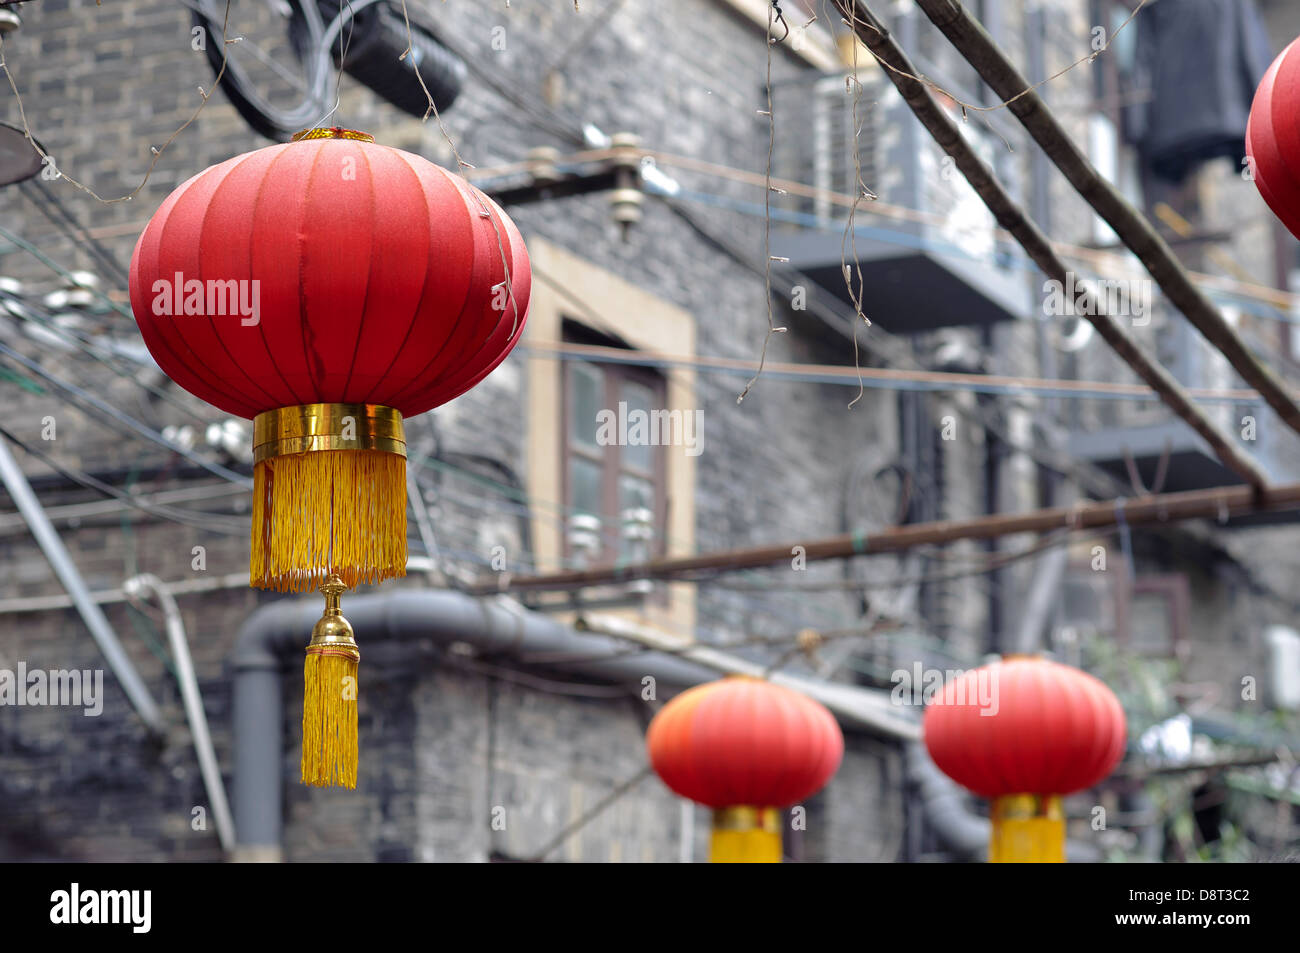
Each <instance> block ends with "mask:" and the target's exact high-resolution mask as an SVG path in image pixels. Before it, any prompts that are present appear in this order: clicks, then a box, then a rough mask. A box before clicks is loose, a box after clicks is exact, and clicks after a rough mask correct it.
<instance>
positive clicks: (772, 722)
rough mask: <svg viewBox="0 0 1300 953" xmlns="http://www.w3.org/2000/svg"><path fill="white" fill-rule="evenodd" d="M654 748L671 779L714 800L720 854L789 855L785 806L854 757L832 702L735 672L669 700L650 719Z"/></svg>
mask: <svg viewBox="0 0 1300 953" xmlns="http://www.w3.org/2000/svg"><path fill="white" fill-rule="evenodd" d="M646 748H647V750H648V752H649V755H650V764H651V765H652V766H653V767H654V770H655V772H656V773H657V774H658V775H659V777H660V778H661V779H662V780H663V782H664V784H666V785H668V787H669V788H671V789H672V790H673V791H674V792H675V793H677V794H679V795H681V796H682V797H684V798H689V799H690V800H692V801H696V802H698V803H700V804H703V805H706V806H707V807H711V808H713V809H714V813H713V840H712V851H711V856H712V859H713V860H714V861H715V862H741V863H746V862H747V863H779V862H780V860H781V827H780V821H779V818H778V814H777V809H778V808H783V807H788V806H789V805H792V804H796V803H798V802H799V801H801V800H803V799H804V798H806V797H809V796H810V795H812V794H815V793H817V792H818V791H820V790H821V789H822V788H823V787H824V786H825V785H826V782H827V781H829V780H830V778H831V776H832V775H833V774H834V773H835V771H836V769H838V768H839V765H840V760H841V759H842V758H843V756H844V736H843V735H842V734H841V733H840V727H839V725H838V724H837V723H836V721H835V717H834V716H833V715H832V714H831V713H830V712H829V711H827V710H826V707H825V706H824V705H821V704H819V703H817V702H815V701H813V700H812V699H811V698H808V697H807V696H805V695H801V694H800V693H799V692H796V691H793V690H792V689H789V688H785V687H783V686H781V685H774V684H772V683H771V682H768V681H765V680H763V679H759V678H748V677H741V676H733V677H730V678H724V679H722V680H720V681H717V682H709V683H707V684H704V685H698V686H696V687H695V688H692V689H689V690H688V691H685V692H682V694H680V695H678V696H677V697H676V698H674V699H672V700H671V701H670V702H668V704H666V705H665V706H664V707H663V708H662V709H661V710H660V711H659V713H658V714H656V715H655V717H654V719H653V720H652V721H651V722H650V727H649V729H648V730H647V732H646Z"/></svg>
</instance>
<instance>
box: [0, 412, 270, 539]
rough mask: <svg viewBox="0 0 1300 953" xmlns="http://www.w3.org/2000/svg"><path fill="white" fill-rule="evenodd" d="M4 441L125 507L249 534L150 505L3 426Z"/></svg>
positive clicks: (213, 519)
mask: <svg viewBox="0 0 1300 953" xmlns="http://www.w3.org/2000/svg"><path fill="white" fill-rule="evenodd" d="M0 437H4V438H5V439H6V440H8V441H9V442H10V443H12V444H13V445H14V446H16V447H19V448H21V449H22V450H24V451H25V452H27V453H28V454H30V455H31V456H33V457H35V458H36V459H38V460H40V461H41V462H42V463H44V464H45V465H46V466H48V467H50V468H51V469H53V470H55V471H57V472H58V473H59V474H61V475H62V476H63V477H65V478H67V479H69V480H71V481H72V482H73V483H76V484H79V485H80V486H84V487H85V488H86V489H88V490H96V491H98V492H100V493H103V494H104V495H105V496H110V497H112V498H113V499H115V500H118V501H120V502H122V503H125V504H126V505H127V506H131V507H134V508H135V509H138V510H142V511H144V512H145V513H149V514H150V515H152V516H161V517H163V518H164V519H169V520H172V521H174V522H177V523H184V524H185V525H187V526H196V527H198V528H199V529H206V530H210V531H213V532H217V533H226V534H227V535H231V536H243V535H246V534H247V533H248V529H247V527H245V526H242V525H240V526H238V527H236V526H234V525H226V524H225V523H224V522H219V521H223V520H224V517H223V516H222V515H221V514H220V513H201V512H200V511H189V510H179V509H176V508H174V507H170V506H166V505H164V504H161V503H149V502H147V501H145V500H141V499H140V498H138V497H136V496H133V495H132V494H130V493H126V492H124V491H122V490H119V489H118V488H117V487H115V486H113V485H112V484H109V483H105V482H104V481H103V480H100V479H99V478H98V477H95V476H92V475H91V474H89V473H87V472H86V471H84V470H77V469H74V468H72V467H66V466H64V465H63V464H61V463H59V462H58V461H57V460H55V459H54V457H53V455H52V454H48V453H46V452H45V451H43V450H38V449H37V448H36V447H34V446H31V445H30V444H28V443H27V442H26V441H24V440H21V439H20V438H18V437H17V436H15V435H14V434H12V433H10V432H9V430H7V429H6V428H4V427H2V426H0Z"/></svg>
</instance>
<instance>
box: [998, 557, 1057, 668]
mask: <svg viewBox="0 0 1300 953" xmlns="http://www.w3.org/2000/svg"><path fill="white" fill-rule="evenodd" d="M1069 556H1070V553H1069V550H1067V549H1066V548H1065V547H1063V546H1062V547H1059V548H1057V549H1049V550H1048V551H1047V552H1045V553H1044V554H1043V555H1042V557H1040V558H1039V560H1038V571H1037V572H1036V573H1034V579H1033V582H1031V583H1030V586H1029V598H1028V599H1027V600H1026V603H1025V614H1024V615H1023V616H1021V617H1020V631H1019V634H1018V635H1017V636H1016V642H1015V646H1014V647H1013V649H1012V651H1014V652H1037V651H1039V650H1040V647H1041V642H1042V637H1043V632H1044V630H1046V628H1047V623H1048V620H1049V619H1050V618H1051V615H1052V610H1053V609H1055V608H1056V605H1057V602H1058V601H1059V600H1058V597H1059V595H1060V592H1061V580H1062V579H1063V578H1064V577H1065V566H1066V563H1067V562H1069Z"/></svg>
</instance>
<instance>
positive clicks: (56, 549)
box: [0, 440, 166, 737]
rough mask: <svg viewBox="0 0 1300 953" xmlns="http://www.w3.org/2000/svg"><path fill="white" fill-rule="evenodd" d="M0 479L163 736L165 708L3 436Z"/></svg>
mask: <svg viewBox="0 0 1300 953" xmlns="http://www.w3.org/2000/svg"><path fill="white" fill-rule="evenodd" d="M0 481H3V483H4V485H5V487H6V488H7V489H8V490H9V495H10V496H11V497H13V501H14V505H15V506H17V507H18V512H20V513H22V515H23V519H25V520H26V521H27V526H28V528H30V529H31V531H32V535H33V536H34V537H36V542H37V543H39V544H40V547H41V549H42V551H44V553H45V558H46V559H48V560H49V561H50V568H52V569H53V570H54V574H55V575H56V576H58V577H59V581H60V582H62V583H63V588H64V589H66V590H67V591H68V595H69V596H70V597H71V598H72V604H73V605H75V606H76V607H77V611H78V612H79V613H81V618H82V619H83V620H84V621H85V623H86V628H88V629H89V630H90V634H91V636H92V637H93V638H94V639H95V642H96V644H97V645H98V646H99V650H100V651H101V652H103V653H104V658H105V660H106V661H107V662H108V667H109V668H111V669H112V670H113V674H114V675H116V676H117V680H118V682H120V683H121V685H122V690H123V691H124V692H126V697H127V698H128V699H129V700H130V702H131V706H132V707H133V708H135V711H136V714H138V715H139V716H140V720H141V721H143V722H144V723H145V725H146V726H147V727H148V729H149V731H150V732H151V733H152V734H153V735H154V736H155V737H160V736H162V735H163V734H164V732H165V731H166V725H165V724H164V723H163V717H162V712H161V711H159V709H158V705H157V703H156V702H155V701H154V700H153V696H152V695H150V694H149V689H148V688H147V687H146V686H145V684H144V680H143V679H142V678H141V677H140V673H139V672H137V671H136V669H135V666H134V665H132V664H131V658H130V656H128V655H127V654H126V649H124V648H122V643H121V642H119V641H118V638H117V634H116V633H115V632H114V631H113V627H112V626H111V625H109V624H108V619H107V618H105V617H104V611H103V610H102V609H100V608H99V604H98V603H97V602H95V600H94V598H93V597H92V596H91V594H90V589H89V588H88V587H87V586H86V580H85V579H83V578H82V577H81V572H80V571H79V570H78V569H77V564H76V563H74V562H73V561H72V557H71V556H69V555H68V550H67V549H66V548H65V547H64V545H63V540H61V539H60V538H59V534H58V532H57V531H56V530H55V529H54V524H52V523H51V522H50V518H49V516H47V515H46V513H45V510H44V509H42V508H41V502H40V500H38V499H37V498H36V494H35V493H34V492H33V491H32V485H31V484H30V483H28V482H27V477H26V476H25V475H24V474H23V471H22V467H20V466H18V461H17V460H15V459H14V456H13V454H12V453H10V452H9V444H8V443H7V442H6V441H4V440H0Z"/></svg>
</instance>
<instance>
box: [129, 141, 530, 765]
mask: <svg viewBox="0 0 1300 953" xmlns="http://www.w3.org/2000/svg"><path fill="white" fill-rule="evenodd" d="M530 284H531V275H530V271H529V265H528V253H527V250H526V249H525V248H524V242H523V238H522V237H521V236H520V234H519V231H518V230H517V229H516V228H515V225H514V223H513V222H511V221H510V219H509V218H508V217H507V216H506V214H505V213H504V212H502V211H501V209H500V208H498V207H497V206H496V205H495V204H494V203H493V202H492V200H491V199H490V198H488V197H487V196H486V195H484V194H483V193H482V192H480V191H479V190H477V189H475V188H474V187H473V186H471V185H470V184H469V183H468V182H466V181H464V180H463V179H461V178H459V177H458V176H455V175H452V174H451V173H449V172H446V171H444V170H443V169H441V168H439V167H438V166H436V165H434V164H432V163H431V162H428V161H427V160H425V159H423V158H421V157H419V156H417V155H412V154H411V153H408V152H403V151H401V150H399V149H393V148H390V147H387V146H381V145H377V144H375V142H374V140H373V138H371V137H370V136H367V135H365V134H364V133H356V132H351V131H349V130H342V129H321V130H315V131H313V132H310V133H305V134H300V135H299V136H298V137H296V139H295V141H294V142H291V143H285V144H282V145H274V146H270V147H267V148H265V149H258V150H256V151H254V152H249V153H246V154H244V155H240V156H236V157H234V158H233V159H228V160H227V161H225V162H222V163H219V164H218V165H215V166H212V167H211V168H209V169H206V170H205V171H203V172H200V173H199V174H198V175H196V176H194V177H193V178H192V179H190V180H189V181H187V182H185V183H183V184H182V185H181V186H179V187H178V188H177V189H176V190H175V191H174V192H172V194H171V195H169V196H168V197H167V199H166V200H165V201H164V202H163V204H162V206H161V207H160V208H159V209H158V211H157V212H156V213H155V214H154V216H153V218H152V219H151V220H150V221H149V224H148V225H147V226H146V227H145V230H144V233H143V234H142V235H141V236H140V240H139V242H137V244H136V248H135V254H134V255H133V256H132V259H131V282H130V286H131V306H132V309H133V310H134V312H135V317H136V322H137V323H138V324H139V326H140V333H141V335H142V336H143V337H144V341H145V344H146V345H147V346H148V348H149V351H150V353H152V354H153V356H154V358H155V360H157V362H158V365H159V366H160V367H161V368H162V369H163V371H164V372H165V373H166V374H167V375H168V376H169V377H171V379H172V380H174V381H175V382H176V383H177V384H179V385H180V386H181V387H183V388H185V389H186V390H188V391H189V392H190V393H192V394H194V395H195V396H197V397H199V398H201V399H203V400H205V401H207V402H208V403H210V404H212V405H213V406H215V407H218V408H220V409H221V410H223V411H226V412H227V413H231V414H237V415H239V416H241V417H247V418H250V419H252V420H253V444H254V447H253V453H254V493H253V526H252V535H251V551H252V552H251V564H250V582H251V584H252V585H254V586H258V587H262V588H272V589H278V590H281V591H285V590H292V591H304V590H314V589H321V590H322V591H324V592H325V594H326V598H327V608H326V613H325V616H324V617H323V618H322V620H321V622H320V623H318V624H317V626H316V629H315V630H314V631H313V634H312V640H311V644H310V646H309V647H308V657H307V679H306V689H307V694H306V702H305V707H304V714H303V780H304V781H306V782H308V783H313V784H332V783H341V784H343V785H345V786H347V787H355V785H356V700H355V699H356V694H355V681H351V682H348V681H347V679H349V678H354V676H355V672H356V664H357V661H358V660H359V658H360V653H359V650H358V649H357V646H356V642H355V639H354V638H353V634H352V630H351V626H349V625H348V624H347V622H346V620H344V619H343V617H342V615H341V614H340V613H339V607H338V599H339V595H340V593H342V592H343V591H345V590H346V589H348V588H352V587H353V586H356V585H357V584H359V583H376V582H379V581H381V580H383V579H386V578H389V577H393V576H402V575H404V574H405V572H406V442H405V435H404V431H403V427H402V421H403V418H406V417H411V416H413V415H415V414H420V413H423V412H425V411H427V410H430V409H431V408H433V407H436V406H438V405H439V404H442V403H445V402H446V401H449V400H451V399H452V398H454V397H456V396H458V395H460V394H462V393H464V392H465V391H467V390H469V389H470V388H471V387H473V386H474V385H475V384H477V383H478V382H479V381H481V380H482V379H483V378H484V377H485V376H487V374H488V373H489V372H490V371H491V370H492V369H493V368H495V367H496V366H497V365H498V364H499V363H501V361H502V360H503V359H504V358H505V356H506V355H507V354H508V353H509V352H510V350H511V348H513V347H514V345H515V342H516V341H518V340H519V336H520V334H521V333H522V332H523V329H524V321H525V319H526V317H527V311H528V297H529V290H530ZM340 685H342V686H344V687H343V688H342V689H340V688H339V686H340ZM349 689H351V690H350V691H349Z"/></svg>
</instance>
